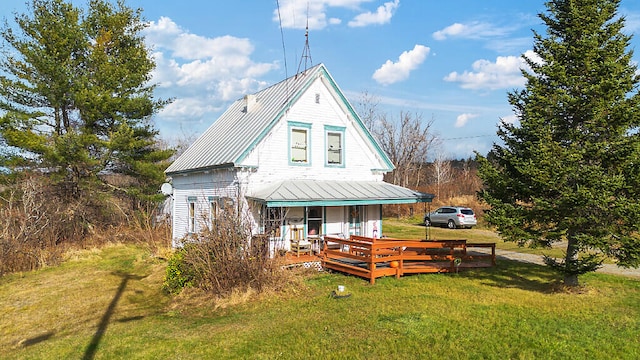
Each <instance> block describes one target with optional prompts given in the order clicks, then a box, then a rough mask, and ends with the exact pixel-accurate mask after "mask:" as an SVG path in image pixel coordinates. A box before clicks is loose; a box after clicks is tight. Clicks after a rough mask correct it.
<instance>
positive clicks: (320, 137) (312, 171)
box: [243, 79, 384, 186]
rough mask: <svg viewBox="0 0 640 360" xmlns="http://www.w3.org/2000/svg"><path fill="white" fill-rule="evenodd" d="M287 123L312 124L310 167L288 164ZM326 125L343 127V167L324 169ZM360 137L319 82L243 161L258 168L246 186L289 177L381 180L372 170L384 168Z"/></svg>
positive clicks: (359, 133) (323, 85)
mask: <svg viewBox="0 0 640 360" xmlns="http://www.w3.org/2000/svg"><path fill="white" fill-rule="evenodd" d="M316 94H319V100H320V101H319V103H316ZM289 121H293V122H300V123H310V124H312V125H311V130H310V144H309V145H310V149H311V150H310V164H309V165H297V164H296V165H290V163H289V126H288V122H289ZM325 125H330V126H337V127H344V128H345V134H344V136H345V139H344V143H345V147H344V152H345V153H344V167H327V166H325V151H326V149H325ZM363 136H364V135H363V134H362V132H361V131H360V130H359V129H357V128H356V126H355V123H354V122H353V120H351V119H350V115H347V114H345V113H344V112H343V109H342V108H341V106H340V105H339V103H338V102H336V100H335V98H334V97H333V96H332V92H330V91H329V90H328V89H327V87H326V86H325V84H324V82H323V81H321V80H320V79H318V80H316V81H315V82H314V83H313V85H312V86H311V87H310V88H309V89H308V90H307V92H306V93H305V94H304V95H303V96H301V97H300V99H299V100H298V101H297V102H296V103H295V104H294V106H293V107H292V108H291V109H289V111H287V113H286V115H285V116H284V117H283V119H281V120H280V121H279V122H278V124H276V125H275V126H274V127H273V128H272V130H271V131H270V132H269V134H267V135H266V136H265V137H264V138H263V140H262V141H261V142H260V144H258V145H257V147H256V148H255V149H254V150H253V151H252V152H251V153H250V155H249V156H248V157H247V158H246V160H245V161H244V163H243V165H246V166H255V167H257V171H256V172H255V173H254V174H252V175H251V179H250V180H249V186H254V185H255V184H258V186H259V184H263V183H270V182H274V181H278V180H283V179H292V178H295V179H315V180H344V179H358V180H362V181H381V180H382V174H380V173H377V172H372V171H371V170H372V169H380V168H382V167H384V165H383V164H382V163H381V162H380V159H377V158H376V156H375V155H374V151H372V149H371V148H370V147H369V146H367V144H368V143H369V139H365V138H364V137H363Z"/></svg>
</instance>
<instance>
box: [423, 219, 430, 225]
mask: <svg viewBox="0 0 640 360" xmlns="http://www.w3.org/2000/svg"><path fill="white" fill-rule="evenodd" d="M424 226H431V219H429V218H424Z"/></svg>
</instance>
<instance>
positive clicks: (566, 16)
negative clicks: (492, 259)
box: [478, 0, 640, 286]
mask: <svg viewBox="0 0 640 360" xmlns="http://www.w3.org/2000/svg"><path fill="white" fill-rule="evenodd" d="M546 7H547V11H546V12H545V13H542V14H540V15H539V16H540V18H541V19H542V21H543V22H544V24H545V25H546V29H547V31H546V36H542V35H540V34H538V33H536V32H534V49H533V50H534V53H535V54H536V55H537V57H539V58H536V57H534V56H524V59H525V60H526V62H527V63H528V65H529V66H530V68H531V71H530V72H527V71H523V74H524V76H525V77H526V80H527V82H526V86H525V88H524V90H521V91H513V92H511V93H509V102H510V104H511V105H512V106H513V108H514V111H515V113H516V115H517V117H518V119H519V125H512V124H507V123H502V124H501V126H500V128H499V130H498V135H499V137H500V138H501V139H502V140H503V142H504V145H494V147H493V149H492V150H491V151H490V152H489V154H488V156H487V157H483V156H480V155H478V160H479V163H480V169H479V174H480V177H481V178H482V180H483V181H484V185H485V187H484V190H483V191H481V192H480V194H479V195H480V197H481V198H482V199H484V200H485V201H486V202H487V203H488V204H489V205H490V206H491V209H490V210H489V212H488V215H487V220H488V221H489V223H490V224H493V225H495V226H496V227H497V229H498V231H499V233H500V234H501V236H502V237H503V238H504V239H505V240H507V241H516V242H518V243H519V244H521V245H525V244H529V245H530V246H533V247H536V246H546V247H548V246H550V245H551V244H553V243H555V242H560V241H566V244H567V245H566V254H565V256H564V258H563V259H560V260H556V259H553V258H550V257H545V262H546V263H547V264H548V265H550V266H552V267H553V268H555V269H556V270H558V271H559V272H560V273H561V274H563V276H564V283H565V285H568V286H576V285H578V276H579V275H581V274H584V273H587V272H590V271H594V270H596V269H597V268H598V267H599V266H600V265H601V263H602V261H603V259H604V257H606V256H609V257H612V258H614V259H616V260H617V262H618V264H619V265H620V266H625V267H638V265H640V240H639V234H638V230H639V227H640V221H638V220H639V219H640V196H639V195H640V183H639V182H640V138H639V136H640V135H639V131H638V130H639V125H640V113H639V108H638V101H639V97H638V83H639V77H638V75H637V67H636V65H635V64H634V63H633V61H632V52H631V51H630V50H628V49H627V48H628V46H629V40H630V36H627V35H625V34H624V33H623V32H622V30H623V26H624V21H625V20H624V18H623V17H620V16H618V14H617V11H618V7H619V0H552V1H548V2H547V3H546Z"/></svg>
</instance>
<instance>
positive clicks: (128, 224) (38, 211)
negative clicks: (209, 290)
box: [0, 173, 170, 276]
mask: <svg viewBox="0 0 640 360" xmlns="http://www.w3.org/2000/svg"><path fill="white" fill-rule="evenodd" d="M152 205H153V204H151V203H149V208H150V209H155V208H157V207H152ZM134 209H135V210H134ZM154 218H155V211H149V210H148V209H143V208H141V207H140V206H137V207H135V208H134V207H133V206H132V205H131V204H130V201H128V199H127V195H126V194H123V193H116V192H106V191H98V190H96V189H93V188H86V189H82V190H80V189H79V188H73V189H71V190H69V189H68V184H67V183H65V182H55V181H54V180H53V179H52V178H51V177H48V176H46V175H42V174H37V173H20V174H14V175H12V176H11V177H9V176H0V276H2V275H4V274H5V273H9V272H15V271H28V270H33V269H37V268H39V267H42V266H46V265H55V264H57V263H59V262H60V261H61V260H62V259H63V255H64V253H65V252H66V251H67V250H68V249H69V248H84V247H86V246H95V245H101V244H104V243H109V242H113V241H116V242H129V243H132V242H133V243H140V242H144V243H145V244H149V246H151V247H152V250H157V249H158V248H160V247H162V246H168V243H169V239H170V236H169V235H167V234H168V231H167V226H163V225H162V224H155V223H153V222H152V219H154Z"/></svg>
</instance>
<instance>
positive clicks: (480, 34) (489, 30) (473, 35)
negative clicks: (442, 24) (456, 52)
mask: <svg viewBox="0 0 640 360" xmlns="http://www.w3.org/2000/svg"><path fill="white" fill-rule="evenodd" d="M510 31H511V29H509V28H504V27H502V28H501V27H497V26H494V25H493V24H489V23H484V22H479V21H474V22H471V23H468V24H461V23H455V24H452V25H449V26H447V27H446V28H444V29H442V30H438V31H436V32H434V33H433V35H432V36H433V38H434V39H436V40H446V39H447V38H463V39H485V38H490V37H501V36H505V35H507V34H508V33H509V32H510Z"/></svg>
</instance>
